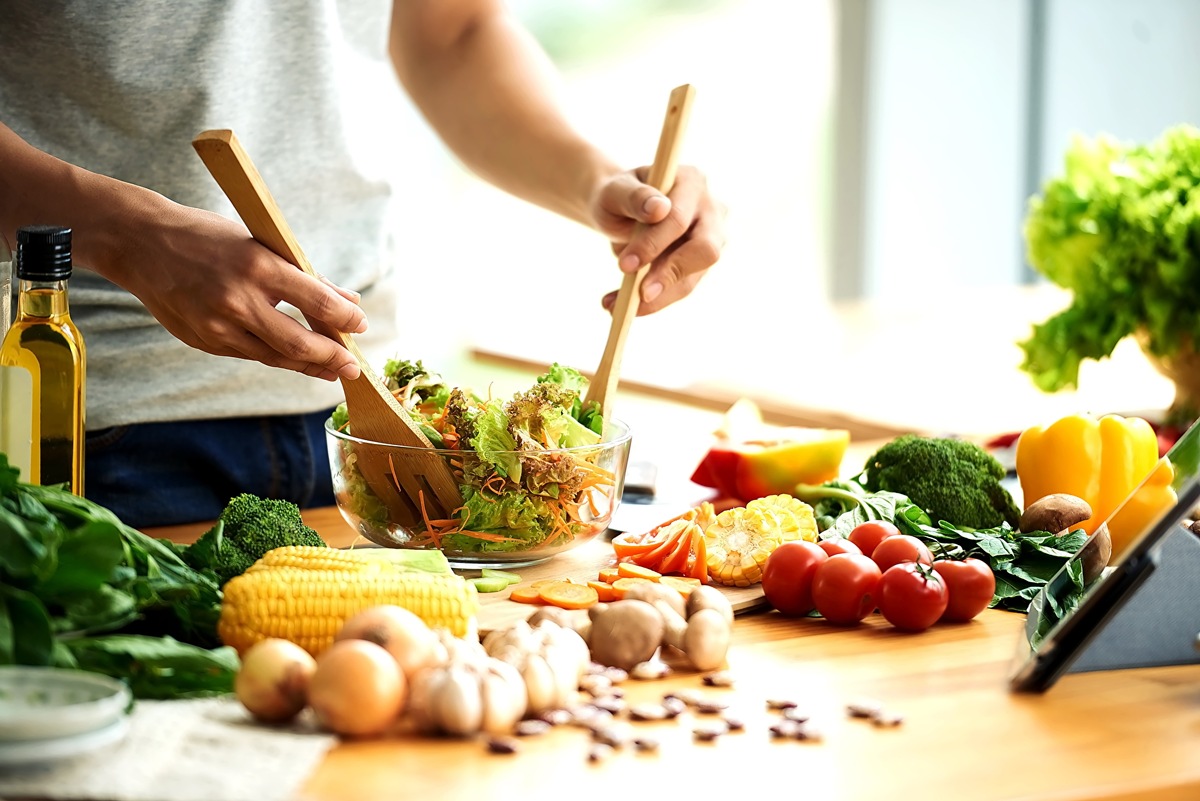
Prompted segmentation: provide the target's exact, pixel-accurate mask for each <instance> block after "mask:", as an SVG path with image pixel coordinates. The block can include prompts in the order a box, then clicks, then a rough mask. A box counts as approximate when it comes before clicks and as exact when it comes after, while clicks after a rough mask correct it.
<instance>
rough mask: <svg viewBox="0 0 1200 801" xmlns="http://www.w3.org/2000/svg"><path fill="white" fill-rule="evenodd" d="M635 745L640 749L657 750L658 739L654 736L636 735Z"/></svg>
mask: <svg viewBox="0 0 1200 801" xmlns="http://www.w3.org/2000/svg"><path fill="white" fill-rule="evenodd" d="M633 747H634V748H635V749H637V750H638V751H657V750H658V740H656V739H654V738H653V737H635V738H634V740H633Z"/></svg>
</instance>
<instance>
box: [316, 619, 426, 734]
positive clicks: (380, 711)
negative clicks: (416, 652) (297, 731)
mask: <svg viewBox="0 0 1200 801" xmlns="http://www.w3.org/2000/svg"><path fill="white" fill-rule="evenodd" d="M407 698H408V681H407V679H405V678H404V673H403V672H401V670H400V666H399V665H398V664H396V660H395V659H393V658H392V657H391V655H390V654H388V652H387V651H385V650H384V649H383V648H382V647H381V646H379V645H376V644H374V643H371V642H367V641H366V640H341V641H337V642H334V644H333V645H331V646H330V647H329V648H328V649H326V650H325V651H323V652H322V653H321V655H320V656H319V657H317V669H316V671H315V672H314V673H313V676H312V680H311V681H310V682H309V685H308V705H309V706H311V707H312V709H313V712H315V713H316V716H317V720H318V721H319V722H320V723H321V725H322V726H324V727H325V728H327V729H329V730H330V731H332V732H334V733H336V734H342V735H357V736H370V735H376V734H382V733H383V732H384V731H385V730H386V729H387V728H388V727H389V726H391V725H392V723H393V722H395V720H396V718H397V717H399V715H400V713H401V712H402V711H403V709H404V704H405V701H406V700H407Z"/></svg>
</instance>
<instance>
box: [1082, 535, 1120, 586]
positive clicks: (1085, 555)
mask: <svg viewBox="0 0 1200 801" xmlns="http://www.w3.org/2000/svg"><path fill="white" fill-rule="evenodd" d="M1079 554H1080V558H1081V559H1082V560H1083V585H1084V586H1085V587H1086V586H1087V585H1089V584H1091V583H1092V582H1093V581H1095V580H1096V579H1097V578H1099V576H1100V574H1101V573H1103V572H1104V568H1106V567H1108V560H1109V559H1111V558H1112V535H1111V534H1109V533H1108V524H1107V523H1101V524H1100V528H1098V529H1096V533H1094V534H1092V536H1090V537H1088V541H1087V543H1086V544H1085V545H1084V546H1083V548H1081V549H1080V551H1079Z"/></svg>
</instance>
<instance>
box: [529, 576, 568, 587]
mask: <svg viewBox="0 0 1200 801" xmlns="http://www.w3.org/2000/svg"><path fill="white" fill-rule="evenodd" d="M555 581H570V582H573V583H575V584H579V583H580V582H578V581H575V579H573V578H570V577H569V576H563V577H562V578H544V579H537V580H536V581H531V582H529V585H528V586H530V587H532V588H533V589H535V590H536V589H540V588H542V587H545V586H546V585H547V584H551V583H553V582H555Z"/></svg>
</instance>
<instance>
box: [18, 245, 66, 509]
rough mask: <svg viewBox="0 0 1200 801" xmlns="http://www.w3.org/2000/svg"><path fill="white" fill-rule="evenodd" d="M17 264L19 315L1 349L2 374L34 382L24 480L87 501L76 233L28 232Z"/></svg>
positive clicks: (19, 251)
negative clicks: (73, 298) (71, 300)
mask: <svg viewBox="0 0 1200 801" xmlns="http://www.w3.org/2000/svg"><path fill="white" fill-rule="evenodd" d="M14 264H15V267H16V269H15V272H16V277H17V281H18V290H17V315H16V319H15V320H14V321H13V324H12V327H11V328H10V329H9V330H8V333H7V334H5V336H4V342H3V344H0V366H5V367H18V368H24V369H25V370H27V371H29V374H30V376H31V378H32V386H33V398H32V400H33V403H32V407H33V408H32V412H33V414H32V417H33V419H32V421H31V422H32V425H31V428H30V433H31V437H32V447H31V458H30V469H29V475H28V476H27V477H23V480H25V481H29V482H30V483H34V484H67V485H68V487H69V489H70V490H71V492H73V493H75V494H76V495H83V458H84V444H85V438H84V437H85V434H84V431H85V422H84V391H85V386H84V378H85V369H84V346H83V337H82V336H81V335H80V333H79V329H78V328H77V327H76V326H75V323H74V322H73V321H72V320H71V315H70V310H69V308H68V305H67V281H68V280H69V279H70V277H71V229H70V228H62V227H59V226H48V225H37V226H28V227H25V228H21V229H20V230H18V231H17V252H16V257H15V259H14ZM9 413H10V410H9V409H5V410H4V414H5V415H8V414H9Z"/></svg>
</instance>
